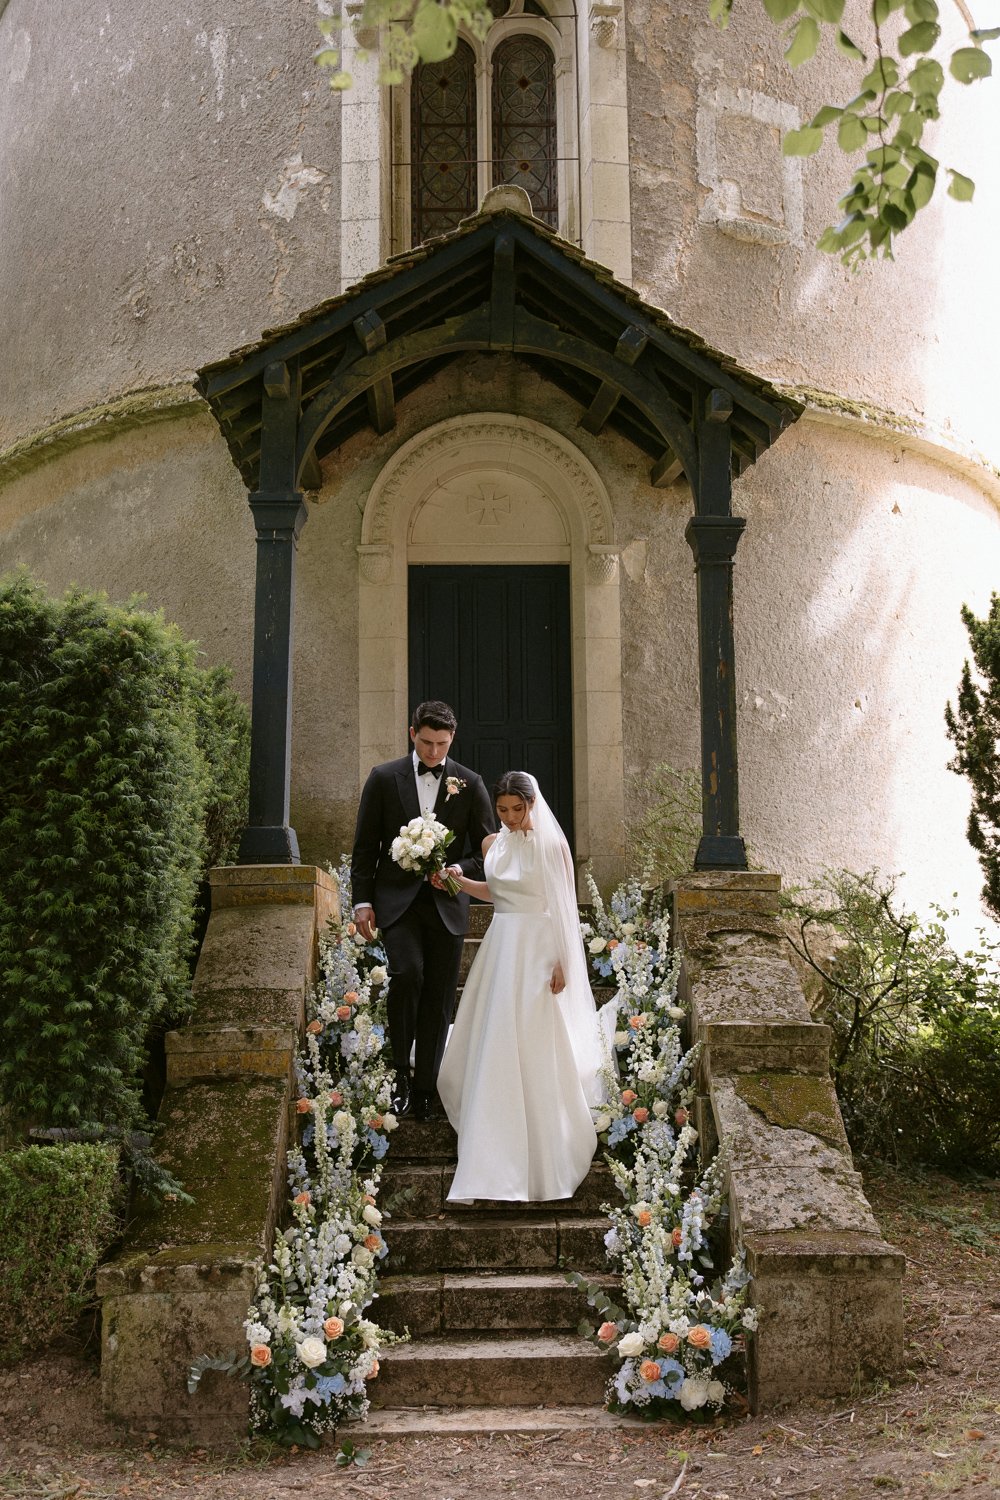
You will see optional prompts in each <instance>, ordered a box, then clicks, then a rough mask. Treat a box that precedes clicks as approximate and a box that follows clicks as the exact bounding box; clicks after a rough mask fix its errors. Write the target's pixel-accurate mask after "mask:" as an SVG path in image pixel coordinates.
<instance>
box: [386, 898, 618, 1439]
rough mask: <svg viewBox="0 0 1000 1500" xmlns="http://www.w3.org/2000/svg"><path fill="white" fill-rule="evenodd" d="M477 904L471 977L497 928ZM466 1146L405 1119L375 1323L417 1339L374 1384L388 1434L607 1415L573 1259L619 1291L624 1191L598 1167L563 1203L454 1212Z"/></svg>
mask: <svg viewBox="0 0 1000 1500" xmlns="http://www.w3.org/2000/svg"><path fill="white" fill-rule="evenodd" d="M491 916H492V908H491V907H489V906H475V907H473V908H472V920H471V924H470V932H469V937H468V940H467V942H466V951H465V954H464V955H463V965H462V978H463V979H464V977H465V975H466V974H467V973H468V969H469V965H470V963H471V961H472V958H473V957H474V956H475V951H476V949H477V948H478V946H479V943H480V942H481V941H482V937H483V934H484V933H485V931H486V928H487V926H488V925H489V920H490V917H491ZM456 1147H457V1142H456V1138H455V1133H454V1131H453V1130H452V1128H451V1126H450V1125H449V1124H448V1123H447V1121H446V1120H444V1119H436V1120H432V1121H429V1122H427V1123H420V1122H418V1121H416V1120H413V1119H411V1118H409V1117H407V1118H404V1119H403V1121H402V1122H401V1124H400V1127H399V1130H398V1131H397V1132H396V1134H395V1136H394V1137H393V1142H392V1149H391V1152H390V1155H389V1157H388V1159H387V1163H386V1169H385V1172H384V1173H383V1177H382V1191H381V1195H380V1203H381V1204H382V1206H383V1208H384V1209H385V1210H387V1211H388V1213H389V1215H391V1217H390V1218H389V1219H388V1220H387V1222H386V1225H385V1227H384V1233H385V1238H386V1241H387V1243H388V1246H389V1255H390V1259H389V1265H390V1267H391V1270H392V1274H391V1275H388V1276H386V1277H384V1278H383V1279H382V1281H381V1282H380V1284H379V1285H380V1293H379V1300H378V1302H377V1303H376V1305H375V1308H374V1309H373V1314H372V1315H373V1316H374V1317H375V1318H376V1320H377V1321H378V1322H379V1323H380V1324H382V1326H383V1327H387V1328H391V1329H393V1330H394V1331H396V1332H402V1331H403V1330H404V1329H406V1330H408V1331H409V1334H410V1342H409V1343H407V1344H402V1345H400V1346H399V1347H398V1348H395V1349H391V1350H389V1351H388V1352H387V1353H386V1356H385V1358H384V1359H383V1361H382V1368H381V1372H380V1374H379V1378H378V1380H377V1382H375V1383H374V1384H373V1385H372V1386H371V1387H370V1394H371V1397H372V1405H373V1411H372V1415H371V1418H370V1420H369V1426H370V1427H371V1429H372V1430H373V1431H377V1432H383V1431H384V1432H399V1431H409V1432H412V1431H441V1430H450V1431H455V1430H462V1431H495V1430H497V1428H498V1427H499V1428H505V1429H506V1430H508V1431H509V1430H512V1429H518V1428H530V1430H532V1431H538V1430H539V1429H540V1428H541V1429H564V1428H566V1427H572V1426H581V1427H583V1426H590V1425H592V1424H593V1423H594V1422H595V1421H598V1420H602V1419H603V1418H604V1415H605V1414H604V1413H602V1411H601V1407H602V1406H603V1402H604V1391H605V1385H606V1383H607V1380H608V1377H609V1375H610V1374H611V1366H610V1363H609V1361H608V1360H606V1359H605V1357H604V1356H603V1355H602V1354H601V1353H600V1352H599V1351H598V1350H597V1349H596V1348H595V1347H594V1346H593V1345H592V1344H590V1343H588V1342H587V1341H586V1340H584V1339H582V1338H581V1337H580V1336H579V1335H578V1334H577V1333H576V1332H575V1330H576V1328H577V1325H578V1324H579V1322H580V1320H581V1318H582V1317H584V1316H586V1315H587V1314H588V1312H589V1309H588V1308H587V1304H586V1300H585V1299H584V1298H583V1297H582V1296H581V1295H580V1293H579V1292H577V1291H576V1290H575V1289H574V1288H573V1287H571V1286H569V1285H567V1283H566V1281H565V1279H564V1277H563V1275H562V1271H561V1269H560V1261H565V1262H566V1263H567V1264H568V1265H572V1266H573V1267H574V1268H575V1269H577V1270H579V1271H581V1272H582V1273H583V1274H585V1275H586V1276H587V1277H588V1279H591V1280H594V1281H597V1282H599V1283H600V1284H601V1285H603V1286H606V1287H607V1288H608V1289H609V1290H612V1289H613V1288H614V1285H615V1278H614V1277H613V1276H611V1275H609V1274H607V1261H606V1257H605V1251H604V1235H605V1233H606V1231H607V1227H608V1224H607V1218H606V1216H605V1215H603V1214H602V1213H601V1205H602V1204H604V1203H606V1202H608V1201H609V1200H610V1199H611V1198H612V1197H613V1196H614V1186H613V1183H612V1181H611V1176H610V1173H609V1172H608V1169H607V1167H606V1166H605V1165H604V1164H603V1163H602V1162H598V1161H595V1162H594V1164H593V1166H592V1167H591V1169H590V1172H589V1173H588V1175H587V1177H586V1178H585V1179H584V1181H583V1182H582V1183H581V1185H580V1187H579V1189H578V1190H577V1192H576V1194H575V1196H574V1197H573V1198H572V1199H569V1200H562V1201H560V1202H557V1203H490V1202H482V1203H476V1204H474V1205H472V1206H469V1205H460V1204H449V1203H448V1202H447V1194H448V1189H449V1187H450V1185H451V1181H452V1177H453V1176H454V1170H455V1160H456Z"/></svg>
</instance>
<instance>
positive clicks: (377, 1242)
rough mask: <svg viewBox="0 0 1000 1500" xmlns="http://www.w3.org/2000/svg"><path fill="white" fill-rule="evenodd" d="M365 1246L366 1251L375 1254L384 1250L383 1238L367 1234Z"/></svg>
mask: <svg viewBox="0 0 1000 1500" xmlns="http://www.w3.org/2000/svg"><path fill="white" fill-rule="evenodd" d="M364 1246H365V1249H366V1250H371V1251H372V1253H373V1254H374V1252H375V1251H376V1250H381V1248H382V1240H381V1237H380V1236H379V1235H377V1234H366V1235H365V1238H364Z"/></svg>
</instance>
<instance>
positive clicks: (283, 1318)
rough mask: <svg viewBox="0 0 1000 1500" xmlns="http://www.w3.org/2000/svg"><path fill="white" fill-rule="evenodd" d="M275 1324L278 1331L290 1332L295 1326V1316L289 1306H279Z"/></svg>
mask: <svg viewBox="0 0 1000 1500" xmlns="http://www.w3.org/2000/svg"><path fill="white" fill-rule="evenodd" d="M277 1325H278V1332H279V1333H291V1331H292V1329H293V1327H294V1326H295V1318H294V1316H293V1314H292V1310H291V1308H290V1307H287V1306H285V1307H279V1308H278V1317H277Z"/></svg>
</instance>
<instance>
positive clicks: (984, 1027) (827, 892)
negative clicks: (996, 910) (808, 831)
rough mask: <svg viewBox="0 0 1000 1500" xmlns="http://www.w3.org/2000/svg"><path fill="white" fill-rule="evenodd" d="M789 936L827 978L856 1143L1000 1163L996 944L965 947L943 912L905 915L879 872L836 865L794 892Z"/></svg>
mask: <svg viewBox="0 0 1000 1500" xmlns="http://www.w3.org/2000/svg"><path fill="white" fill-rule="evenodd" d="M783 901H784V910H785V914H786V917H788V918H789V919H790V923H789V926H790V929H791V930H790V933H789V941H790V942H791V944H792V946H793V947H794V949H795V951H796V952H797V953H798V954H799V956H800V957H801V958H803V959H804V960H805V961H806V962H807V963H808V964H809V965H810V966H811V967H812V968H813V969H814V970H815V971H816V973H818V974H819V975H820V976H821V978H822V980H823V983H824V993H823V999H822V1001H821V1004H820V1006H819V1009H818V1012H817V1018H818V1019H820V1020H823V1021H826V1022H827V1024H828V1025H829V1026H830V1027H831V1028H832V1030H833V1056H832V1062H833V1072H834V1077H835V1079H836V1083H837V1093H838V1096H839V1098H840V1103H841V1108H842V1110H843V1114H844V1123H845V1125H846V1127H847V1133H848V1135H849V1137H850V1140H851V1144H852V1146H853V1147H854V1148H855V1150H857V1151H861V1152H863V1153H864V1154H866V1155H870V1156H878V1157H883V1158H885V1159H887V1160H890V1161H894V1162H903V1161H919V1162H924V1163H928V1164H931V1165H935V1166H941V1167H949V1168H951V1169H956V1168H958V1169H965V1168H978V1169H979V1170H981V1171H983V1172H988V1173H996V1172H998V1171H1000V981H998V978H997V969H996V957H997V955H996V951H995V949H993V948H990V947H988V946H986V947H984V950H983V951H982V952H970V953H966V954H964V955H959V954H958V953H956V952H955V951H954V949H953V948H952V947H951V946H950V944H949V942H948V939H947V935H946V933H945V929H944V927H943V926H942V925H941V920H940V919H941V918H943V917H945V916H947V915H948V913H946V912H943V911H941V910H940V909H938V910H936V912H935V918H936V920H933V921H931V922H928V923H926V924H923V925H921V924H920V923H919V922H918V921H917V919H916V917H915V916H914V915H913V914H912V913H910V912H906V911H899V910H897V907H896V902H895V884H894V882H893V881H892V880H888V881H883V880H882V879H880V877H879V876H878V874H877V873H876V872H875V871H869V872H867V873H866V874H864V875H854V874H851V873H850V872H848V871H830V872H828V873H827V875H826V877H825V879H824V880H823V881H822V882H820V883H817V884H816V885H814V886H811V887H809V888H808V889H806V890H798V891H790V892H788V893H787V894H786V896H785V897H784V898H783Z"/></svg>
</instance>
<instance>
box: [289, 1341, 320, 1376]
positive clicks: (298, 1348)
mask: <svg viewBox="0 0 1000 1500" xmlns="http://www.w3.org/2000/svg"><path fill="white" fill-rule="evenodd" d="M295 1352H296V1354H297V1355H298V1356H299V1359H300V1360H301V1361H302V1363H303V1364H304V1365H305V1367H306V1369H307V1370H315V1368H316V1366H317V1365H321V1364H322V1363H323V1361H324V1360H325V1359H326V1345H325V1344H324V1342H323V1340H322V1339H312V1338H310V1339H303V1340H302V1342H301V1344H296V1345H295Z"/></svg>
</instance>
